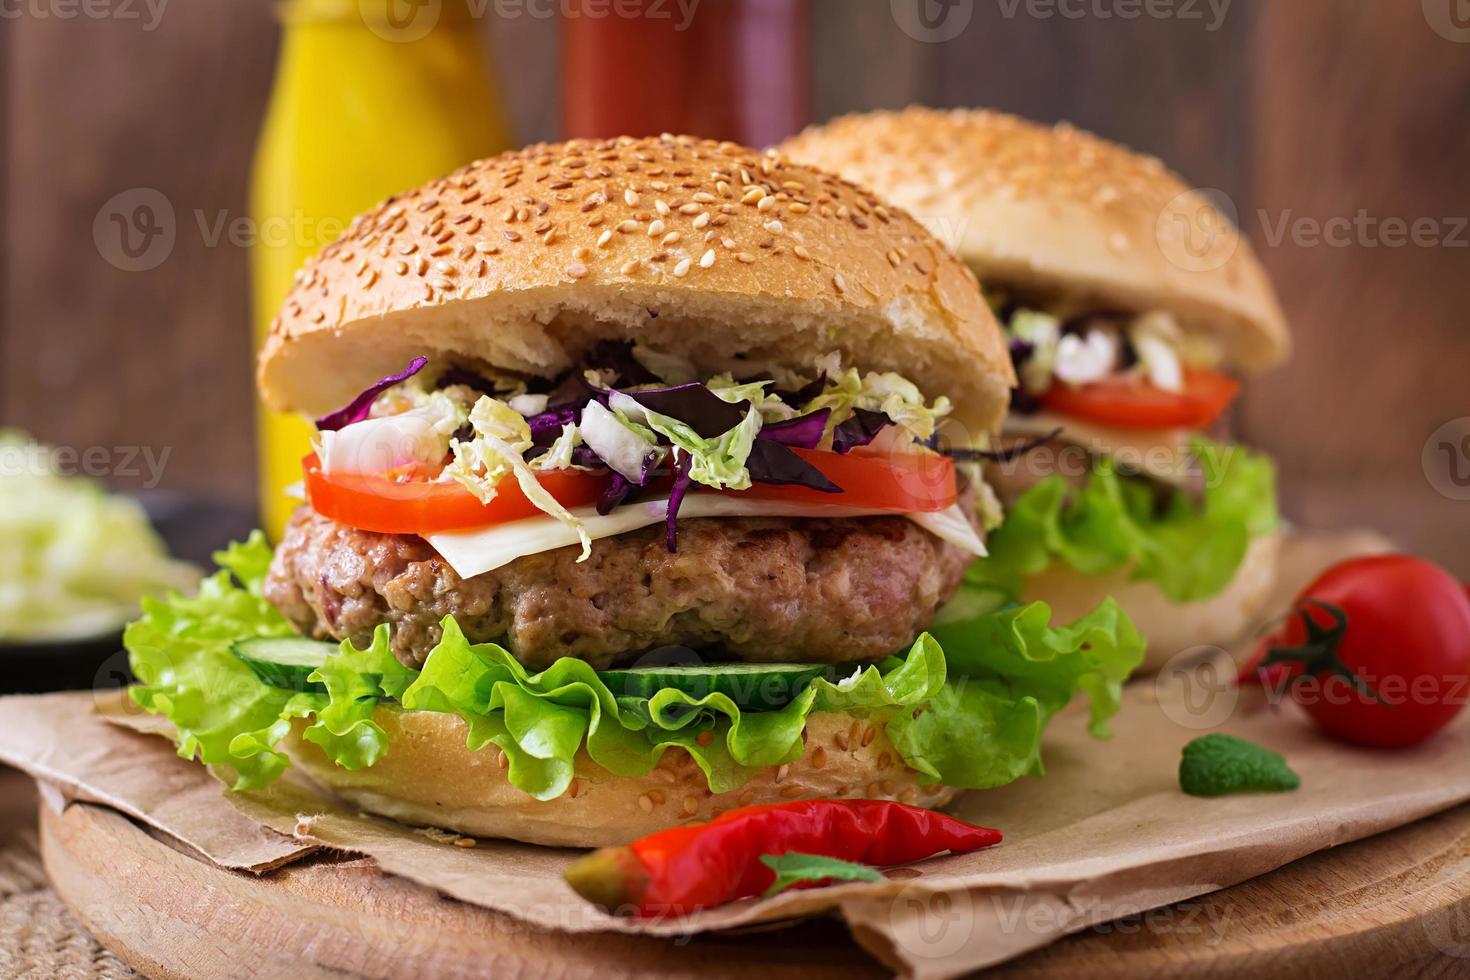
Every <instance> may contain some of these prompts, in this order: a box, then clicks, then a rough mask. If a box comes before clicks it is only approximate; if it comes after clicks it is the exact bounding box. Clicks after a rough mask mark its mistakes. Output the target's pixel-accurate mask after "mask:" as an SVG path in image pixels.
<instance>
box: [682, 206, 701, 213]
mask: <svg viewBox="0 0 1470 980" xmlns="http://www.w3.org/2000/svg"><path fill="white" fill-rule="evenodd" d="M703 210H704V209H703V208H701V207H700V206H699V205H698V204H683V205H680V206H679V213H680V214H698V213H699V212H701V211H703Z"/></svg>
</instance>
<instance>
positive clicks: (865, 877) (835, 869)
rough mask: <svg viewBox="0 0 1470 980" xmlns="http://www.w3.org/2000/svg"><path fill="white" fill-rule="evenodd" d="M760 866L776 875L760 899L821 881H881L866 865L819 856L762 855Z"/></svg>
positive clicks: (792, 853)
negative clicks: (762, 865) (794, 886)
mask: <svg viewBox="0 0 1470 980" xmlns="http://www.w3.org/2000/svg"><path fill="white" fill-rule="evenodd" d="M761 864H764V865H765V866H766V867H768V868H770V869H771V870H772V871H774V872H776V880H775V881H773V882H771V887H770V888H767V889H766V893H765V895H763V896H762V897H763V898H770V897H771V896H772V895H779V894H781V893H782V892H784V891H785V890H786V889H788V888H790V887H791V886H793V885H800V884H806V883H815V882H821V881H883V880H884V878H883V876H882V875H880V874H879V873H878V872H876V871H874V870H873V869H872V868H870V867H868V866H867V865H866V864H854V863H853V862H851V861H841V860H838V859H837V858H832V857H823V856H822V855H820V854H803V853H801V852H800V851H788V852H787V853H785V854H763V855H761Z"/></svg>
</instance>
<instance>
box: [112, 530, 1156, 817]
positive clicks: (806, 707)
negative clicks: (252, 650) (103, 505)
mask: <svg viewBox="0 0 1470 980" xmlns="http://www.w3.org/2000/svg"><path fill="white" fill-rule="evenodd" d="M218 558H219V560H220V563H221V565H222V566H224V569H225V570H224V571H221V572H220V573H219V574H218V575H216V576H214V577H213V578H211V579H209V580H208V581H207V582H206V583H205V586H204V588H203V589H202V590H201V592H200V594H199V595H198V596H196V597H193V598H184V597H181V596H173V597H171V598H170V599H168V600H167V601H165V602H159V603H151V604H150V605H149V606H148V607H147V609H146V613H145V616H144V618H143V619H142V620H140V621H139V622H137V623H135V624H133V626H131V627H130V628H129V629H128V633H127V637H126V640H127V646H128V649H129V651H130V653H131V654H132V660H133V668H134V670H135V672H136V673H137V674H138V677H139V679H140V681H141V683H140V684H139V685H138V686H137V687H136V688H134V690H133V696H134V698H135V699H136V700H137V701H138V703H139V704H141V705H142V706H143V707H144V708H145V709H147V710H149V711H151V712H155V713H158V714H162V715H164V716H166V717H167V718H169V720H171V721H172V722H173V723H174V725H175V727H176V728H177V729H178V732H179V738H180V754H181V755H184V756H185V757H196V756H197V757H198V758H200V759H201V760H202V761H204V762H206V763H209V764H213V765H227V766H230V767H232V768H233V769H234V770H235V772H236V773H237V777H238V778H237V780H236V786H237V788H249V787H253V786H258V785H261V784H263V783H267V782H269V781H270V780H272V779H274V778H275V777H276V776H278V775H279V774H280V772H281V771H282V770H283V769H284V768H285V767H286V765H287V764H288V761H287V759H286V756H285V755H284V754H283V753H282V752H281V751H280V750H279V748H278V746H279V745H280V742H281V740H282V739H283V738H285V736H286V735H287V734H288V733H289V731H290V729H291V725H292V723H293V722H295V721H296V720H298V719H305V720H307V721H309V724H308V725H307V726H306V728H305V735H304V737H305V738H306V739H307V740H308V741H311V742H313V743H315V744H316V745H318V746H319V747H320V748H321V749H322V751H323V752H324V753H325V754H326V755H327V757H328V758H330V759H332V760H333V761H335V762H336V763H337V764H338V765H341V766H343V767H344V768H348V769H360V768H364V767H369V766H372V765H374V764H375V763H376V762H377V761H378V760H379V759H381V758H383V756H384V755H385V754H387V753H390V752H392V751H393V746H392V745H391V744H390V743H389V741H388V739H387V737H386V735H385V733H384V731H383V729H382V728H381V727H380V726H379V725H378V724H377V723H376V722H375V721H374V720H373V718H374V713H375V712H376V711H377V710H378V709H379V707H380V706H384V705H389V706H394V710H397V707H398V706H401V707H402V708H404V709H408V710H414V711H437V712H445V713H450V714H455V715H457V716H459V717H460V718H462V719H463V720H464V721H465V723H466V728H467V732H468V734H467V736H466V741H467V745H468V747H469V748H470V749H472V750H480V749H485V748H487V747H489V746H492V745H493V746H495V747H497V748H498V749H499V750H501V751H503V752H504V753H505V754H506V757H507V759H508V762H509V765H508V778H509V780H510V782H511V783H512V784H513V785H515V786H517V787H519V788H520V789H522V790H524V791H525V792H526V793H528V794H530V795H532V796H534V797H537V798H538V799H553V798H555V797H557V796H559V795H561V794H562V793H563V792H565V791H566V789H567V788H568V786H569V785H570V783H571V780H572V776H573V772H574V766H575V762H576V758H577V756H578V753H580V752H585V753H586V754H587V755H588V756H589V757H591V758H592V759H593V760H594V761H595V762H596V763H597V764H598V765H601V766H602V767H604V768H605V769H607V770H609V771H610V772H613V773H615V774H617V775H623V776H641V775H645V774H647V773H648V772H650V771H651V770H652V769H653V768H654V766H656V765H657V764H658V761H659V759H660V757H661V756H662V755H663V754H664V753H665V752H666V751H668V750H669V749H670V748H680V749H683V750H684V751H686V752H688V753H689V755H690V756H691V757H692V758H693V759H694V761H695V763H696V764H697V765H698V766H699V768H700V769H701V770H702V771H703V772H704V775H705V779H706V781H707V783H708V785H709V787H710V789H711V790H712V791H714V792H717V793H722V792H728V791H730V790H733V789H736V788H738V787H739V786H740V785H742V784H743V783H744V782H745V781H746V780H747V779H749V778H750V776H751V774H752V772H753V771H754V770H757V769H760V768H764V767H767V766H774V765H781V764H784V763H788V762H792V761H794V760H795V759H797V758H799V757H800V756H801V754H802V751H803V744H804V732H805V729H806V725H807V719H808V718H809V717H810V716H811V714H812V713H814V712H841V713H847V714H851V715H854V716H858V717H863V718H868V719H871V720H872V722H873V723H874V724H877V725H880V726H883V727H884V728H885V729H886V731H887V734H888V737H889V738H890V739H891V740H892V741H893V743H894V745H895V747H896V748H897V750H898V752H899V754H900V755H901V756H902V757H903V759H904V761H905V762H907V763H908V764H909V765H910V766H911V767H913V768H914V769H915V770H917V771H918V772H920V773H922V774H923V775H924V777H925V779H926V781H930V782H944V783H947V784H949V785H954V786H960V787H967V788H976V789H979V788H986V787H990V786H998V785H1002V784H1004V783H1007V782H1010V781H1012V780H1014V779H1016V778H1018V777H1020V776H1023V775H1027V774H1029V773H1035V772H1040V771H1041V761H1040V753H1041V734H1042V731H1043V730H1044V728H1045V726H1046V723H1047V721H1048V720H1049V719H1050V718H1051V717H1052V715H1054V714H1055V713H1056V712H1057V711H1059V710H1061V708H1062V707H1064V706H1065V705H1066V704H1067V703H1068V702H1069V701H1070V700H1071V699H1072V697H1073V696H1074V695H1075V694H1076V693H1078V692H1082V693H1084V694H1086V695H1087V696H1088V698H1089V699H1090V700H1091V703H1092V719H1093V728H1094V732H1095V733H1096V734H1098V735H1099V736H1104V735H1106V722H1107V720H1108V719H1109V718H1110V717H1112V715H1113V714H1114V713H1115V712H1116V711H1117V710H1118V705H1119V692H1120V687H1121V685H1122V683H1123V681H1124V680H1125V679H1126V678H1127V676H1128V674H1129V672H1130V671H1132V670H1133V669H1134V668H1135V667H1137V665H1138V664H1139V662H1140V661H1141V660H1142V656H1143V641H1142V640H1141V639H1140V638H1139V636H1138V633H1137V631H1136V630H1134V628H1133V626H1132V624H1131V623H1129V622H1128V620H1127V618H1126V617H1125V616H1123V614H1122V613H1121V611H1119V609H1118V608H1117V606H1116V605H1115V604H1113V603H1111V602H1109V603H1106V604H1104V605H1103V606H1102V607H1100V608H1099V609H1098V610H1097V611H1095V612H1094V613H1092V614H1091V615H1089V616H1087V617H1085V618H1084V619H1082V620H1080V621H1079V622H1077V623H1074V624H1072V625H1070V626H1065V627H1061V628H1052V627H1051V626H1049V625H1048V620H1049V618H1050V611H1049V610H1048V609H1047V607H1046V606H1045V605H1042V604H1039V603H1038V604H1033V605H1030V606H1015V605H1009V606H1006V605H998V603H999V600H998V598H997V596H996V594H995V592H994V590H993V589H990V588H988V587H986V586H977V585H973V584H972V585H966V586H965V587H964V588H963V589H962V590H961V594H960V596H959V597H958V598H957V599H956V601H955V602H954V603H952V604H951V605H950V606H949V607H947V608H946V610H944V611H943V612H942V613H941V615H940V617H939V618H938V619H937V621H936V625H935V628H934V632H933V634H932V635H931V634H925V635H923V636H921V637H920V638H919V639H918V640H917V641H916V642H915V643H914V644H913V646H912V647H911V648H910V649H909V650H907V651H906V652H904V653H902V654H901V655H896V656H893V657H889V658H887V659H886V660H884V661H882V662H881V663H877V664H871V665H867V666H861V667H854V668H853V669H852V671H851V673H850V674H849V675H848V676H847V677H844V678H842V679H840V680H835V681H829V680H827V679H824V678H817V679H816V680H814V681H812V683H811V684H810V685H809V686H807V687H806V688H805V689H803V690H802V691H801V692H800V693H799V694H798V695H797V696H796V698H795V699H793V700H792V701H791V702H790V703H789V704H787V705H786V706H785V707H783V708H780V709H778V710H774V711H748V710H742V709H741V708H740V707H739V706H738V705H737V704H736V703H735V702H734V701H733V700H731V699H730V698H729V697H728V696H727V695H725V694H723V693H720V692H714V693H710V694H707V695H705V696H703V697H695V696H693V695H690V694H687V693H685V692H683V691H680V690H676V689H673V688H664V689H662V690H659V691H657V692H656V693H655V694H654V695H653V696H652V697H630V696H621V695H615V694H614V693H613V691H612V690H611V689H610V688H609V687H608V685H607V684H606V683H604V681H603V679H602V678H601V676H599V675H598V673H597V672H596V671H595V670H593V669H592V668H591V667H590V666H589V665H588V664H587V663H586V662H584V661H581V660H573V659H570V658H568V659H562V660H559V661H557V662H556V663H554V664H552V665H551V666H550V667H548V668H547V669H545V670H543V671H541V672H539V673H535V674H533V673H530V672H529V671H527V670H526V668H525V667H523V666H522V665H521V664H520V663H519V662H517V661H516V659H515V658H514V657H512V656H511V655H510V653H509V652H507V651H506V650H504V649H503V648H501V647H499V646H497V645H495V644H493V643H471V642H470V641H469V640H468V639H467V638H466V637H465V635H464V633H463V631H462V630H461V629H460V628H459V625H458V624H457V623H456V622H455V620H454V619H453V618H446V619H444V621H443V623H442V629H443V636H442V638H441V640H440V642H439V643H438V644H437V645H436V646H435V647H434V649H433V650H432V651H430V653H429V656H428V658H427V660H426V661H425V663H424V667H423V670H422V671H417V670H412V669H410V668H407V667H404V666H402V665H401V664H399V662H398V661H397V659H396V658H395V657H394V656H393V654H392V650H391V648H390V643H389V641H390V634H389V629H388V627H387V626H381V627H379V628H378V630H377V631H376V632H375V633H374V635H373V638H372V642H371V643H369V644H368V646H367V648H366V649H358V648H356V647H355V646H354V645H353V644H351V643H343V644H342V645H341V648H340V649H339V650H338V651H337V652H336V653H334V654H332V655H331V656H329V657H328V658H327V659H326V662H325V663H324V664H323V665H322V667H321V668H320V669H319V670H317V671H315V672H313V673H312V675H311V677H310V680H312V681H314V682H317V683H320V684H322V685H324V686H325V687H326V688H327V692H328V693H327V694H326V695H322V694H316V693H312V692H292V691H286V690H280V689H277V688H274V687H271V686H269V685H266V684H264V683H263V682H261V681H260V679H259V678H258V677H256V675H255V674H254V672H253V671H251V670H250V669H249V668H248V667H246V666H245V665H244V664H243V663H242V662H241V661H239V660H238V659H236V658H235V656H234V655H233V654H232V653H231V652H230V643H231V642H233V641H235V640H238V639H242V638H245V637H249V636H287V635H290V634H291V629H290V627H289V626H288V625H287V624H286V622H285V621H284V620H283V619H282V618H281V616H280V614H279V613H277V612H275V610H273V609H272V608H271V607H270V606H269V605H268V604H266V603H265V601H264V599H263V598H261V583H262V581H263V579H264V576H265V572H266V568H267V566H268V564H269V560H270V554H269V551H268V549H267V548H266V547H265V544H264V541H263V540H262V539H261V538H260V537H259V536H258V535H257V536H254V537H252V538H251V540H250V541H249V542H247V543H246V544H244V545H237V546H234V547H232V548H231V549H230V550H228V551H226V552H223V553H221V555H219V556H218Z"/></svg>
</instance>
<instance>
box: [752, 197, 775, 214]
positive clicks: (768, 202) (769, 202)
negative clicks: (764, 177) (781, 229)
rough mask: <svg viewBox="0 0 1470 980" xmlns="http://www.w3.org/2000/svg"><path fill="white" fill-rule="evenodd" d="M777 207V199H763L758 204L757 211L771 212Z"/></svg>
mask: <svg viewBox="0 0 1470 980" xmlns="http://www.w3.org/2000/svg"><path fill="white" fill-rule="evenodd" d="M775 206H776V199H775V198H774V197H763V198H761V199H760V202H759V203H757V204H756V206H755V209H756V210H757V211H769V210H771V209H772V208H774V207H775Z"/></svg>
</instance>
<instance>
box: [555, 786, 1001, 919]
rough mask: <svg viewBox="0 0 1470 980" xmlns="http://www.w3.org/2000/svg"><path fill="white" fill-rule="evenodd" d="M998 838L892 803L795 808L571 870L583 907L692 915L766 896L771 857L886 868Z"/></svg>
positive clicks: (742, 812) (734, 819)
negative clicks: (797, 855)
mask: <svg viewBox="0 0 1470 980" xmlns="http://www.w3.org/2000/svg"><path fill="white" fill-rule="evenodd" d="M1000 840H1001V834H1000V831H998V830H989V829H986V828H985V827H976V826H973V825H971V824H967V823H965V822H963V821H961V820H956V819H955V818H954V817H949V816H945V815H944V814H942V813H936V812H934V811H933V810H925V809H922V808H920V807H916V806H908V805H906V804H903V803H891V802H888V801H886V800H798V801H796V802H793V803H776V804H771V805H768V806H749V807H744V808H742V809H739V810H731V811H730V812H728V813H725V814H722V815H720V816H719V817H717V818H715V819H714V820H712V821H710V822H709V823H704V824H693V825H690V826H687V827H674V828H671V829H669V830H664V831H660V832H659V833H656V834H650V835H649V836H647V837H644V838H642V839H641V840H636V841H634V842H633V843H632V844H629V845H627V846H626V847H605V848H603V849H602V850H600V851H595V852H593V853H592V854H589V855H587V856H586V857H584V858H582V859H581V860H580V861H578V862H576V863H575V864H573V865H572V866H571V867H570V868H568V869H567V872H566V879H567V882H568V884H570V885H571V886H572V888H573V890H575V891H576V892H577V894H579V895H581V896H582V897H583V898H585V899H587V900H588V901H590V902H593V903H595V904H597V905H600V906H602V907H603V908H604V909H607V910H608V911H610V912H622V913H632V914H634V915H640V916H653V915H673V914H679V915H682V914H687V913H690V912H693V911H695V910H696V909H701V908H710V907H712V906H715V905H723V904H724V903H726V902H733V901H736V900H737V899H741V898H749V897H751V896H753V895H759V894H761V893H763V892H764V891H765V890H766V889H767V888H768V887H770V885H771V883H772V882H773V881H774V880H775V872H773V871H772V870H771V869H770V868H768V867H767V866H766V865H764V864H762V863H761V860H760V859H761V856H762V855H766V854H786V853H788V852H792V851H798V852H801V853H804V854H820V855H822V856H824V857H832V858H838V859H840V860H843V861H856V862H860V863H863V864H870V865H875V866H877V867H887V866H890V865H896V864H908V863H910V862H912V861H919V860H922V859H924V858H927V857H933V856H934V855H936V854H939V853H941V852H944V851H951V852H953V853H955V854H965V853H968V852H970V851H975V850H979V849H980V848H982V847H990V846H991V845H993V844H998V843H1000Z"/></svg>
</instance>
